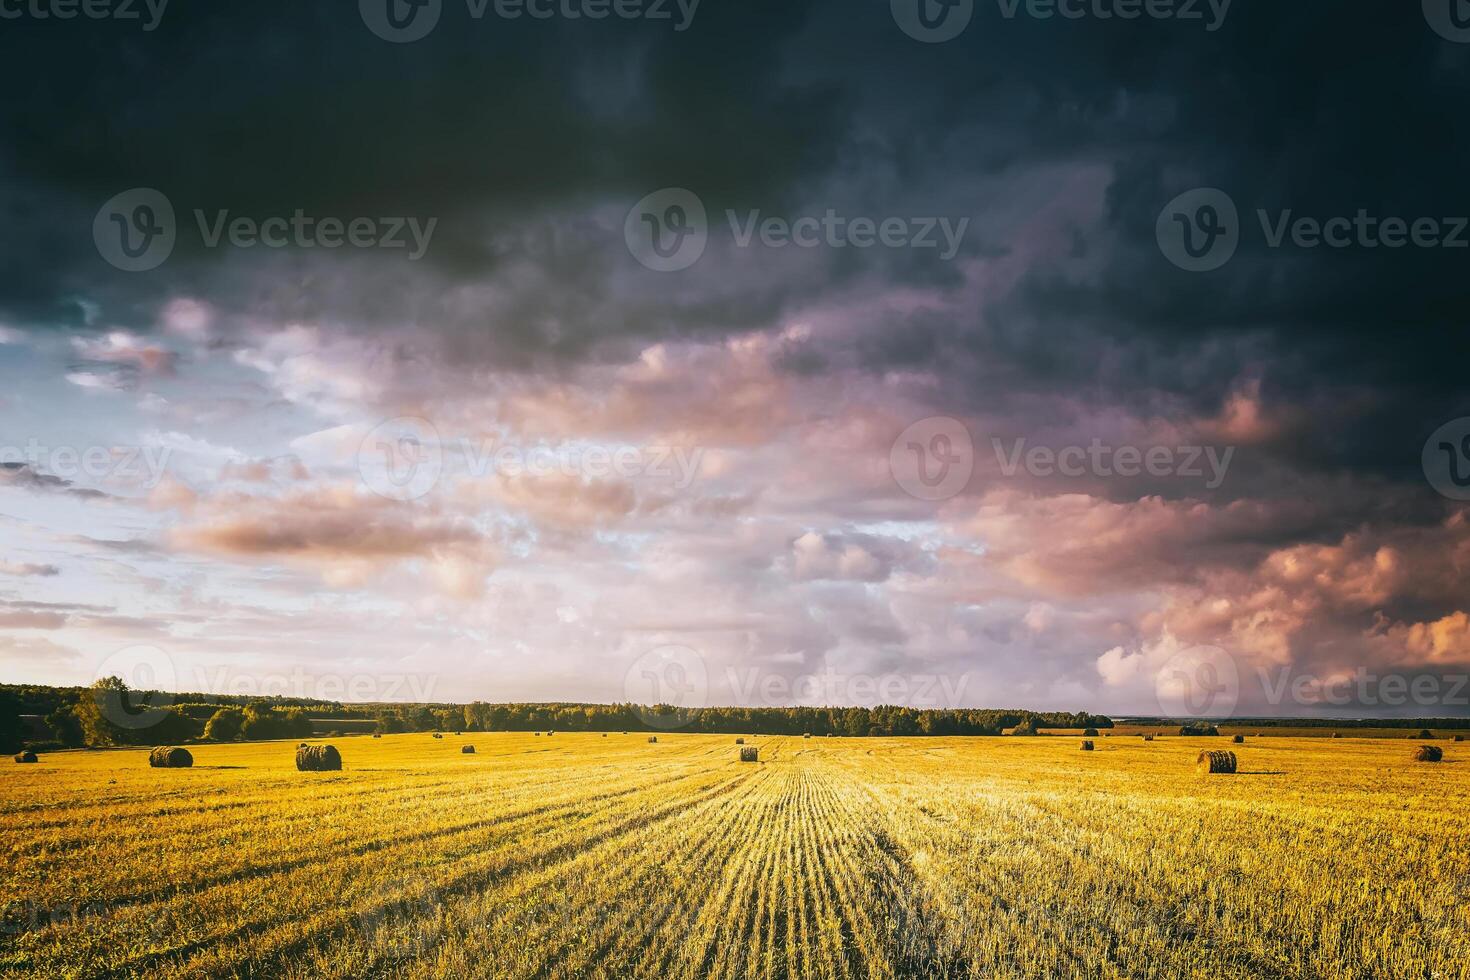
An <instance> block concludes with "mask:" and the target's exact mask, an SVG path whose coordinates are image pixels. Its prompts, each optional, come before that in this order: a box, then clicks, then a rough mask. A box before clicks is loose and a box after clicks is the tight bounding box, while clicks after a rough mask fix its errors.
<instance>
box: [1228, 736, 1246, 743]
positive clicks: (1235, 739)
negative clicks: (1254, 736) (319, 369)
mask: <svg viewBox="0 0 1470 980" xmlns="http://www.w3.org/2000/svg"><path fill="white" fill-rule="evenodd" d="M1230 741H1231V742H1233V743H1234V744H1236V745H1244V744H1245V736H1244V735H1236V736H1234V737H1233V738H1231V739H1230Z"/></svg>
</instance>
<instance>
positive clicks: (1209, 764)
mask: <svg viewBox="0 0 1470 980" xmlns="http://www.w3.org/2000/svg"><path fill="white" fill-rule="evenodd" d="M1194 764H1195V768H1197V769H1198V770H1199V771H1200V772H1202V773H1224V774H1226V775H1230V774H1233V773H1234V772H1235V753H1234V752H1218V751H1215V750H1213V749H1205V750H1204V751H1203V752H1201V753H1200V754H1199V758H1197V759H1195V761H1194Z"/></svg>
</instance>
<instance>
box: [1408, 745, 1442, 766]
mask: <svg viewBox="0 0 1470 980" xmlns="http://www.w3.org/2000/svg"><path fill="white" fill-rule="evenodd" d="M1414 761H1415V762H1443V761H1444V749H1442V748H1440V747H1439V746H1438V745H1421V746H1419V747H1418V748H1417V749H1415V750H1414Z"/></svg>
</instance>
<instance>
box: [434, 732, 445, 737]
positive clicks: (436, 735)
mask: <svg viewBox="0 0 1470 980" xmlns="http://www.w3.org/2000/svg"><path fill="white" fill-rule="evenodd" d="M434 737H435V738H443V737H444V736H443V735H440V734H439V733H438V732H435V733H434Z"/></svg>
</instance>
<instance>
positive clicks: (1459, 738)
mask: <svg viewBox="0 0 1470 980" xmlns="http://www.w3.org/2000/svg"><path fill="white" fill-rule="evenodd" d="M1455 741H1456V742H1463V741H1465V736H1464V735H1456V736H1455Z"/></svg>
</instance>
